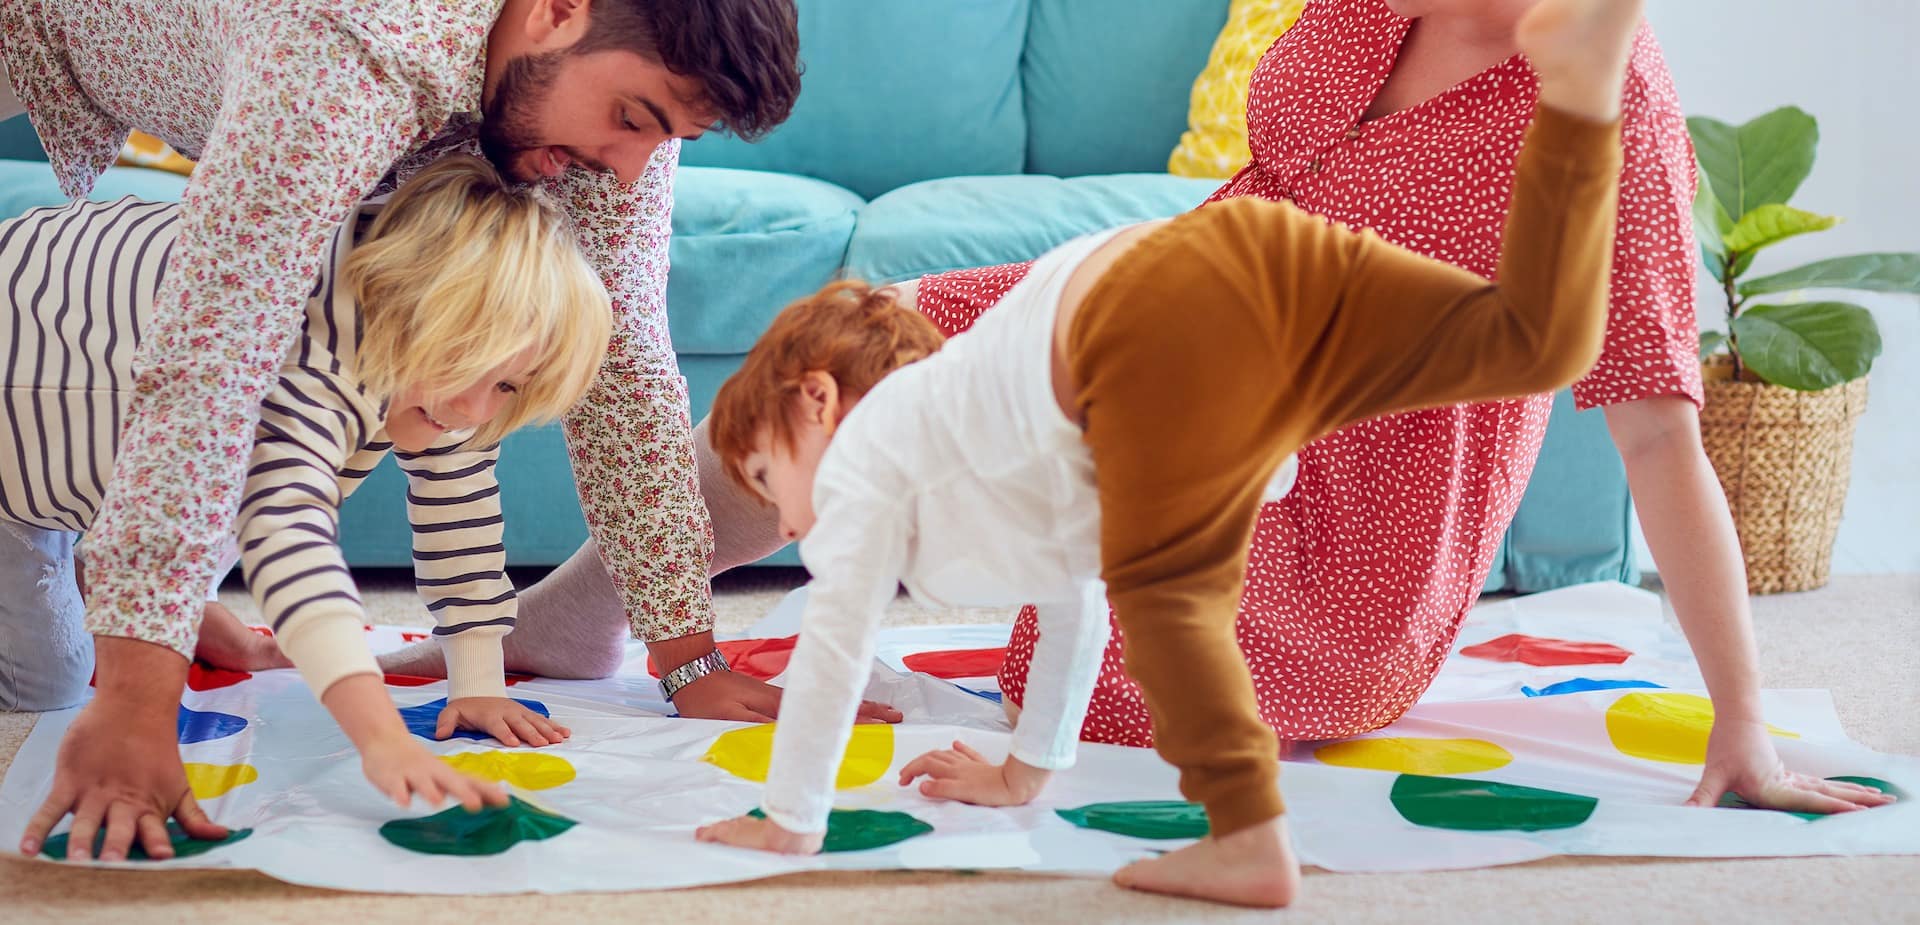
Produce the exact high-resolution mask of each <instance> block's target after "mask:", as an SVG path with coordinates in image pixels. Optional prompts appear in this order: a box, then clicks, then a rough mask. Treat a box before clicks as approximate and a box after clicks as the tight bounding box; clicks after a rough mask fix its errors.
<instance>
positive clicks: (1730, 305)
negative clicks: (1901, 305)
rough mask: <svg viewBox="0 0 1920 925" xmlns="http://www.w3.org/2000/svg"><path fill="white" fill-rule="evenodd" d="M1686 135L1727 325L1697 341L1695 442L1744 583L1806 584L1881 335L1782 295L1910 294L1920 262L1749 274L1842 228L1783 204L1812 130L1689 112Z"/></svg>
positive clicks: (1837, 308) (1832, 518)
mask: <svg viewBox="0 0 1920 925" xmlns="http://www.w3.org/2000/svg"><path fill="white" fill-rule="evenodd" d="M1687 128H1688V131H1689V132H1690V133H1691V134H1692V136H1693V145H1694V152H1695V154H1696V156H1697V157H1698V158H1699V165H1700V172H1699V173H1700V182H1699V191H1698V193H1697V194H1696V196H1695V197H1694V204H1693V222H1694V231H1695V233H1696V235H1697V236H1698V237H1699V239H1700V251H1701V256H1702V259H1703V260H1704V261H1705V262H1706V267H1707V271H1708V272H1709V273H1711V274H1712V276H1713V278H1714V279H1715V280H1717V281H1718V282H1719V283H1720V291H1721V292H1722V293H1723V294H1724V296H1725V299H1726V321H1727V325H1726V327H1727V330H1726V332H1725V333H1721V332H1719V331H1704V332H1702V333H1701V335H1700V360H1701V364H1702V367H1703V372H1704V374H1705V379H1706V407H1705V408H1704V409H1703V410H1702V411H1701V413H1700V428H1701V437H1702V439H1703V440H1704V442H1705V444H1706V450H1707V457H1708V458H1709V459H1710V460H1711V461H1712V463H1713V468H1714V471H1715V473H1716V474H1717V475H1718V476H1719V478H1720V487H1721V488H1722V489H1723V490H1725V491H1726V494H1727V504H1728V506H1729V507H1730V508H1732V511H1733V518H1734V523H1735V526H1736V527H1737V529H1738V531H1739V534H1740V546H1741V548H1742V550H1743V551H1744V553H1745V556H1746V564H1747V584H1748V588H1749V589H1750V590H1751V591H1752V592H1753V593H1756V594H1768V593H1773V592H1778V591H1804V590H1807V589H1810V588H1817V587H1820V586H1821V585H1823V584H1826V582H1827V571H1828V566H1829V563H1830V562H1831V560H1832V557H1833V540H1834V535H1835V534H1836V533H1837V532H1838V531H1839V529H1840V512H1841V509H1842V508H1843V506H1844V505H1845V503H1846V496H1847V482H1848V477H1849V474H1850V469H1851V466H1852V459H1853V432H1854V425H1855V423H1856V422H1857V421H1858V420H1859V417H1860V414H1861V413H1862V412H1863V411H1865V410H1866V404H1867V371H1868V370H1869V369H1870V368H1872V366H1873V361H1874V359H1875V358H1876V357H1878V356H1879V355H1880V330H1879V327H1878V326H1877V325H1875V324H1874V321H1873V315H1872V313H1870V312H1868V311H1867V310H1866V309H1865V308H1862V307H1860V306H1858V305H1854V304H1851V303H1847V302H1837V301H1801V300H1797V299H1782V298H1780V297H1781V296H1783V295H1788V294H1796V293H1799V292H1801V291H1803V290H1835V289H1851V290H1857V291H1864V292H1903V293H1920V254H1858V255H1855V256H1851V257H1835V258H1832V259H1828V260H1821V261H1818V262H1815V263H1810V264H1806V265H1804V266H1800V267H1795V268H1793V269H1790V270H1782V271H1779V272H1775V273H1770V274H1768V275H1765V276H1750V275H1749V272H1750V271H1751V270H1752V269H1753V265H1754V258H1755V256H1756V255H1758V254H1759V253H1760V252H1761V251H1763V250H1766V249H1767V248H1769V247H1772V246H1773V245H1775V244H1779V243H1780V242H1782V241H1785V240H1787V239H1789V238H1793V237H1797V236H1799V235H1803V234H1808V233H1812V232H1818V231H1824V230H1826V229H1828V228H1832V227H1833V226H1834V225H1836V224H1838V223H1839V221H1840V220H1839V219H1838V218H1836V217H1834V216H1829V215H1820V214H1817V213H1813V212H1807V211H1803V210H1801V209H1797V208H1794V207H1793V206H1790V205H1788V204H1787V200H1788V199H1789V198H1791V197H1792V196H1793V194H1794V192H1795V191H1796V190H1798V189H1799V188H1800V184H1801V182H1802V181H1804V180H1805V179H1806V178H1807V174H1808V173H1810V172H1811V171H1812V169H1813V159H1814V149H1815V147H1816V145H1817V144H1818V142H1819V138H1820V130H1819V126H1818V125H1817V124H1816V123H1815V121H1814V119H1813V117H1812V116H1810V115H1808V114H1806V113H1805V112H1802V111H1801V110H1799V109H1797V108H1794V107H1791V106H1787V107H1783V108H1780V109H1776V110H1774V111H1772V112H1770V113H1767V114H1765V115H1763V116H1760V117H1758V118H1756V119H1754V120H1752V121H1750V122H1748V123H1746V124H1744V125H1738V126H1735V125H1728V124H1727V123H1725V122H1720V121H1718V120H1715V119H1709V118H1706V117H1702V116H1695V117H1693V118H1690V119H1688V120H1687Z"/></svg>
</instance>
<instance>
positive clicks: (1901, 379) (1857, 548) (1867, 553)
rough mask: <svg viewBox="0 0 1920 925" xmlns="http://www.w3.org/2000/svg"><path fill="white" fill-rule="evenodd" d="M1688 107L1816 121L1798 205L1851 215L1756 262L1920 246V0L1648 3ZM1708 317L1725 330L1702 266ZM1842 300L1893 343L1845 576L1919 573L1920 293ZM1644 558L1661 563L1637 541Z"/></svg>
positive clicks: (1845, 537) (1844, 545) (1869, 419)
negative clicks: (1788, 111)
mask: <svg viewBox="0 0 1920 925" xmlns="http://www.w3.org/2000/svg"><path fill="white" fill-rule="evenodd" d="M1647 17H1648V19H1650V20H1651V21H1652V22H1653V27H1654V31H1655V33H1657V34H1658V35H1659V37H1660V43H1661V45H1662V47H1663V48H1664V49H1665V51H1666V57H1667V65H1668V67H1669V68H1670V69H1671V70H1672V72H1673V79H1674V84H1675V85H1676V86H1677V87H1678V89H1679V91H1680V101H1681V104H1682V105H1683V106H1684V107H1685V109H1686V111H1687V113H1688V114H1689V115H1710V116H1713V117H1715V118H1718V119H1721V120H1724V121H1727V122H1733V123H1739V122H1744V121H1746V120H1747V119H1750V118H1752V117H1754V116H1756V115H1759V114H1761V113H1763V112H1766V111H1768V110H1770V109H1773V108H1775V107H1777V106H1781V105H1786V104H1792V105H1796V106H1799V107H1800V108H1801V109H1804V110H1806V111H1807V112H1809V113H1811V114H1813V116H1814V117H1815V118H1817V119H1818V120H1819V121H1820V152H1819V159H1818V160H1816V161H1815V162H1814V168H1813V175H1812V176H1811V177H1810V178H1809V179H1808V180H1807V182H1806V185H1805V186H1803V187H1801V189H1800V192H1799V193H1798V194H1796V195H1795V197H1794V199H1793V204H1794V205H1796V206H1799V207H1800V208H1804V209H1808V210H1810V211H1814V212H1819V213H1823V214H1827V215H1838V216H1841V217H1843V218H1844V219H1845V220H1846V221H1845V222H1844V223H1843V224H1842V225H1840V226H1839V227H1838V228H1835V229H1833V230H1832V231H1827V232H1824V233H1821V234H1816V235H1810V236H1807V237H1805V238H1801V239H1797V240H1793V241H1788V242H1786V243H1783V244H1779V245H1776V246H1775V247H1774V248H1773V249H1772V250H1770V251H1767V252H1766V253H1763V254H1762V255H1761V256H1760V258H1759V260H1758V261H1757V262H1756V264H1755V272H1761V273H1764V272H1771V271H1774V270H1783V269H1787V268H1789V267H1793V266H1798V265H1799V264H1801V263H1805V262H1809V261H1812V260H1817V259H1820V258H1824V257H1833V256H1839V255H1842V254H1853V253H1862V252H1868V251H1920V63H1916V62H1920V52H1916V42H1920V2H1915V0H1820V2H1808V0H1649V3H1648V10H1647ZM1701 280H1702V282H1703V286H1702V289H1701V302H1700V307H1701V311H1700V322H1701V325H1702V326H1703V327H1715V328H1720V329H1723V330H1724V328H1725V322H1724V319H1723V317H1722V311H1721V308H1720V306H1721V305H1722V304H1723V302H1721V301H1716V299H1715V296H1716V295H1717V293H1716V292H1715V291H1713V283H1712V280H1711V279H1710V278H1709V277H1707V276H1706V274H1705V273H1704V272H1703V273H1702V274H1701ZM1835 297H1837V298H1844V299H1847V300H1849V301H1854V302H1857V303H1859V304H1861V305H1865V306H1867V307H1868V308H1871V309H1873V310H1874V313H1875V315H1876V316H1877V318H1878V320H1879V323H1880V332H1881V335H1882V336H1883V338H1884V339H1885V342H1886V349H1885V352H1884V353H1883V354H1882V355H1881V357H1880V360H1879V362H1878V363H1876V364H1875V366H1874V370H1873V377H1872V382H1871V391H1872V396H1871V398H1870V399H1869V401H1868V410H1867V414H1866V417H1865V418H1863V419H1862V420H1861V422H1860V430H1859V433H1858V435H1857V438H1856V442H1855V444H1854V461H1853V484H1852V488H1851V490H1850V491H1849V492H1848V497H1847V510H1846V519H1845V520H1844V521H1843V522H1842V524H1841V527H1840V538H1839V541H1838V542H1837V544H1836V545H1835V548H1834V563H1833V566H1834V571H1835V572H1889V571H1904V572H1914V571H1920V297H1916V296H1875V295H1871V294H1860V295H1858V296H1855V295H1853V294H1851V293H1848V294H1837V295H1836V296H1835ZM1642 561H1643V564H1644V565H1648V566H1650V565H1651V560H1650V559H1649V558H1647V557H1646V555H1645V550H1644V547H1643V548H1642Z"/></svg>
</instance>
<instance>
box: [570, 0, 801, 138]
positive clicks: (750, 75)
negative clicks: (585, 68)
mask: <svg viewBox="0 0 1920 925" xmlns="http://www.w3.org/2000/svg"><path fill="white" fill-rule="evenodd" d="M795 18H796V14H795V11H794V6H793V0H599V2H597V3H595V4H594V5H593V6H592V8H591V12H590V13H589V14H588V26H587V34H586V35H583V36H581V37H580V41H579V42H578V43H576V44H575V45H574V46H573V49H572V50H573V51H574V52H575V53H577V54H585V53H588V52H594V51H615V50H617V51H630V52H633V53H634V54H637V55H640V56H641V57H643V58H647V59H649V60H653V61H658V62H660V64H661V65H663V66H665V67H666V69H667V70H669V71H672V72H673V73H675V74H678V75H681V76H683V77H691V78H693V79H694V80H697V81H699V82H700V85H701V87H702V88H703V93H702V98H703V102H705V103H706V104H707V105H709V106H711V107H712V108H713V109H714V110H715V111H716V112H717V113H718V114H719V117H720V122H721V124H722V125H724V126H726V128H727V130H728V131H731V132H733V133H734V134H735V135H738V136H740V137H741V138H744V139H746V140H748V141H753V140H756V139H758V138H760V137H761V136H763V135H765V134H766V133H768V132H770V131H772V130H773V128H774V127H775V126H777V125H779V124H780V123H782V122H785V121H786V120H787V116H788V115H789V114H791V113H792V112H793V101H794V100H795V99H796V98H797V97H799V95H800V33H799V29H798V27H797V26H796V24H795Z"/></svg>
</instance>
